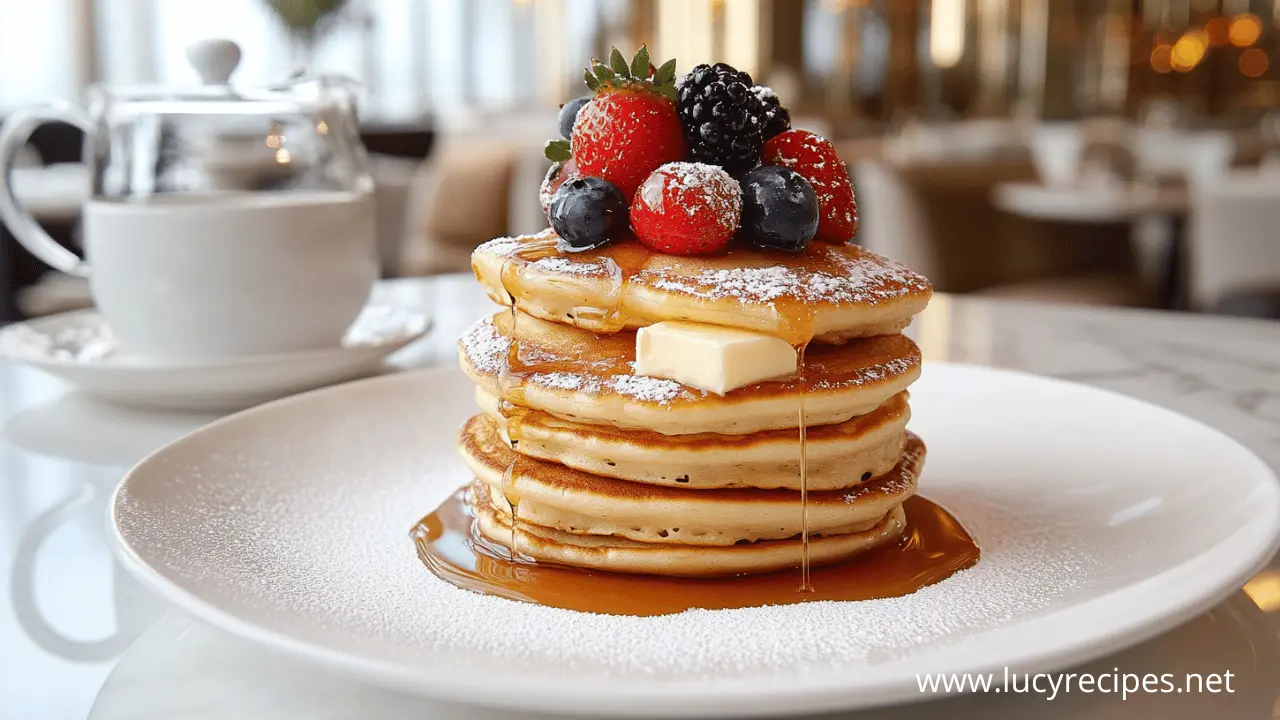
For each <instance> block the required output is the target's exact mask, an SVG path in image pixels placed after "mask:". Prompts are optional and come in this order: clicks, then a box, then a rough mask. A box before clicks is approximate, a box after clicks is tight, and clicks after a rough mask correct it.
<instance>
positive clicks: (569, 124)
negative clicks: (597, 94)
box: [558, 95, 591, 140]
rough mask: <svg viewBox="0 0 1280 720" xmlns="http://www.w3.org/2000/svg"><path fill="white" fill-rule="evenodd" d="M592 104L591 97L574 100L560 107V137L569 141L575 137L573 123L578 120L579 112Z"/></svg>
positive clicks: (586, 96) (584, 96) (585, 96)
mask: <svg viewBox="0 0 1280 720" xmlns="http://www.w3.org/2000/svg"><path fill="white" fill-rule="evenodd" d="M589 102H591V96H590V95H583V96H582V97H578V98H574V99H572V100H570V101H569V102H567V103H565V104H564V105H561V106H560V115H559V117H558V119H559V121H560V136H561V137H563V138H564V139H565V140H568V139H569V138H570V137H571V136H572V135H573V123H574V121H576V120H577V119H578V111H579V110H581V109H582V106H583V105H586V104H587V103H589Z"/></svg>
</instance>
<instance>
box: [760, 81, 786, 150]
mask: <svg viewBox="0 0 1280 720" xmlns="http://www.w3.org/2000/svg"><path fill="white" fill-rule="evenodd" d="M751 91H752V92H754V93H755V94H756V97H758V98H760V102H761V103H763V104H764V139H765V140H768V139H769V138H771V137H773V136H775V135H781V134H782V133H784V132H786V131H788V130H790V129H791V113H790V112H788V111H787V109H786V108H784V107H782V103H781V102H780V101H779V100H778V94H777V93H775V92H774V91H773V88H771V87H768V86H766V85H756V86H755V87H753V88H751Z"/></svg>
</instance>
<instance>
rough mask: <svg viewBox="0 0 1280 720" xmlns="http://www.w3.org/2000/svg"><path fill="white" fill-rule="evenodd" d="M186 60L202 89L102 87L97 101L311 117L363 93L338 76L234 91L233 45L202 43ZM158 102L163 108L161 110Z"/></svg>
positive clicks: (302, 77) (167, 108)
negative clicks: (318, 108) (314, 110)
mask: <svg viewBox="0 0 1280 720" xmlns="http://www.w3.org/2000/svg"><path fill="white" fill-rule="evenodd" d="M186 56H187V61H188V62H189V63H191V67H192V68H194V69H195V71H196V74H198V75H199V76H200V82H201V84H200V85H199V86H196V87H173V86H134V87H122V86H110V85H106V86H104V85H98V86H95V90H96V92H97V94H98V96H99V97H102V98H105V99H108V100H109V101H110V102H119V103H125V104H130V105H133V104H139V103H140V104H143V105H144V106H145V107H147V108H148V110H153V111H159V112H170V113H183V112H197V113H207V112H212V113H215V114H229V113H246V114H257V113H264V112H270V113H288V112H299V111H301V112H307V111H308V109H309V108H313V107H315V106H316V104H317V103H318V104H320V105H327V104H328V103H329V102H332V101H333V100H335V99H337V100H338V101H339V103H340V104H348V105H351V106H354V105H355V103H356V101H357V97H358V95H359V91H360V85H359V83H357V82H355V81H354V80H351V79H350V78H347V77H343V76H339V75H303V74H298V75H295V76H293V77H291V78H289V79H288V80H287V81H285V82H281V83H277V84H273V85H267V86H265V87H257V88H242V87H234V86H232V85H231V83H230V80H231V76H232V75H233V74H234V73H235V71H236V68H237V67H239V65H240V59H241V52H240V46H239V45H237V44H236V43H235V41H233V40H227V39H222V38H211V39H207V40H198V41H196V42H194V43H191V44H190V45H188V46H187V51H186ZM156 103H161V104H163V107H157V106H156V105H155V104H156ZM228 103H233V104H234V105H228Z"/></svg>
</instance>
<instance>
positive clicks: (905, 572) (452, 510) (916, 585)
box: [410, 490, 980, 616]
mask: <svg viewBox="0 0 1280 720" xmlns="http://www.w3.org/2000/svg"><path fill="white" fill-rule="evenodd" d="M902 507H903V509H904V510H905V511H906V516H907V527H906V529H905V530H904V531H903V534H902V537H901V538H899V539H898V540H896V541H894V542H892V543H890V544H888V545H886V546H884V547H880V548H876V549H874V550H870V551H868V552H866V553H863V554H860V555H858V556H857V557H854V558H853V559H851V560H848V561H846V562H843V563H839V564H836V565H825V566H821V567H816V568H814V569H813V573H812V579H813V582H812V585H813V589H812V591H810V592H806V593H798V592H796V585H795V575H794V574H793V572H794V571H779V572H774V573H768V574H764V575H735V576H730V577H719V578H679V577H668V576H662V575H633V574H628V573H615V572H605V571H592V570H583V569H579V568H574V567H568V566H564V565H557V564H553V563H548V562H541V563H521V562H512V561H511V560H510V559H509V558H510V556H509V555H508V553H507V552H506V549H505V548H502V547H501V546H500V545H498V544H497V543H494V542H491V541H489V540H488V539H486V538H485V537H483V536H482V535H480V533H479V530H478V529H476V528H475V522H474V520H475V516H474V515H473V514H472V512H471V509H470V507H469V506H468V505H467V502H466V499H465V490H463V491H459V492H458V493H455V494H454V495H453V496H452V497H450V498H449V499H448V500H447V501H445V502H444V504H442V505H441V506H440V507H439V508H438V509H437V510H436V511H435V512H433V513H431V514H430V515H428V516H427V517H425V518H423V519H422V521H421V522H420V523H418V524H417V525H416V526H414V528H413V529H412V531H411V533H410V534H411V536H412V538H413V540H414V543H415V545H416V546H417V549H418V555H419V557H420V558H421V559H422V561H423V562H424V563H425V564H426V565H427V567H428V568H430V569H431V572H432V573H433V574H435V575H436V576H437V577H439V578H441V579H443V580H445V581H446V582H449V583H451V584H453V585H456V586H457V587H460V588H463V589H466V590H471V591H473V592H478V593H484V594H488V595H497V596H499V597H504V598H508V599H511V600H521V601H524V602H532V603H537V604H539V605H547V606H550V607H556V608H564V609H567V610H578V611H581V612H594V613H604V614H608V615H638V616H649V615H667V614H671V613H678V612H683V611H685V610H689V609H692V608H704V609H708V610H726V609H731V608H743V607H759V606H762V605H786V604H792V603H800V602H817V601H822V600H873V599H877V598H891V597H899V596H902V595H908V594H910V593H913V592H915V591H916V590H919V589H920V588H923V587H927V586H929V585H933V584H935V583H938V582H941V581H942V580H945V579H947V578H948V577H950V576H952V575H954V574H955V573H957V572H959V571H961V570H964V569H965V568H968V567H972V566H973V565H974V564H975V563H976V562H978V558H979V556H980V552H979V550H978V546H977V545H976V544H975V543H974V541H973V538H971V537H970V536H969V533H968V532H966V531H965V529H964V528H963V527H962V526H961V525H960V523H959V522H957V521H956V519H955V518H954V517H952V515H951V514H950V513H948V512H947V511H946V510H944V509H943V508H942V507H940V506H938V505H936V504H935V503H932V502H930V501H929V500H926V499H925V498H922V497H919V496H916V497H912V498H910V499H908V500H907V501H906V502H905V503H904V504H903V506H902Z"/></svg>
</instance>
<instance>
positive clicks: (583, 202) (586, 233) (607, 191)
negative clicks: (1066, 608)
mask: <svg viewBox="0 0 1280 720" xmlns="http://www.w3.org/2000/svg"><path fill="white" fill-rule="evenodd" d="M810 192H812V191H810ZM549 215H550V219H551V227H553V228H555V230H556V233H557V234H558V235H559V236H560V247H561V249H563V250H567V251H569V252H576V251H578V250H591V249H592V248H598V247H600V246H601V245H604V244H605V243H608V242H609V241H610V240H612V239H613V238H614V237H615V236H616V235H617V234H619V233H620V232H621V231H622V230H624V229H626V227H627V202H626V200H624V199H623V197H622V192H621V191H619V190H618V188H616V187H614V185H613V183H611V182H609V181H607V180H604V179H602V178H598V177H585V178H574V179H572V180H569V181H567V182H565V183H564V184H563V185H561V186H560V189H559V190H557V191H556V194H555V196H554V197H552V198H551V212H550V213H549Z"/></svg>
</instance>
